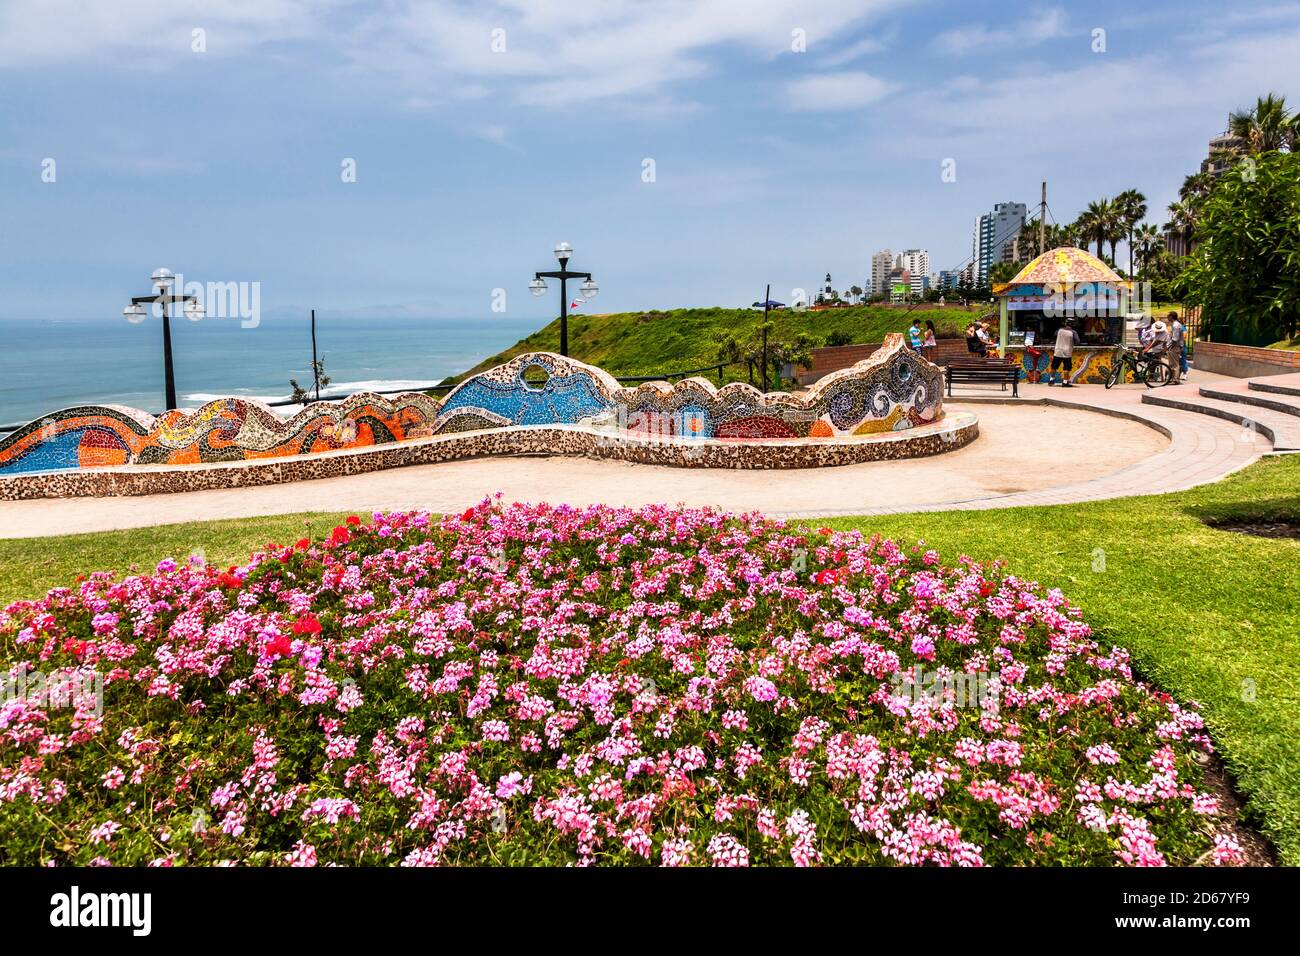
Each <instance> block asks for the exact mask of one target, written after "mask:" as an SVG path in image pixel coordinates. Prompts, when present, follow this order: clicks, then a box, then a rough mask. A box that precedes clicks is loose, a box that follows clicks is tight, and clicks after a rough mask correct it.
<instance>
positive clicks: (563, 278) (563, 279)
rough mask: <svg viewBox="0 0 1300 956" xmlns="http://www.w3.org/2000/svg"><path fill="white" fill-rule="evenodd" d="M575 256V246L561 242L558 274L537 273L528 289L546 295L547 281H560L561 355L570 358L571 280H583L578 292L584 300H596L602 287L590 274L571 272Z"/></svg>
mask: <svg viewBox="0 0 1300 956" xmlns="http://www.w3.org/2000/svg"><path fill="white" fill-rule="evenodd" d="M572 256H573V246H571V245H569V244H568V243H567V242H561V243H560V244H559V245H557V246H556V247H555V258H557V259H559V260H560V269H559V271H558V272H536V273H534V274H533V281H532V282H530V283H528V288H529V289H530V290H532V293H533V295H546V292H547V288H548V287H547V285H546V280H547V279H559V280H560V354H561V355H564V356H568V354H569V280H570V279H583V280H585V281H584V282H583V283H582V285H580V286H579V287H578V292H579V293H580V294H581V295H582V297H583V298H584V299H594V298H595V297H596V293H597V292H599V291H600V287H599V286H597V285H596V283H595V282H594V281H593V280H592V278H591V273H590V272H570V271H569V259H570V258H572Z"/></svg>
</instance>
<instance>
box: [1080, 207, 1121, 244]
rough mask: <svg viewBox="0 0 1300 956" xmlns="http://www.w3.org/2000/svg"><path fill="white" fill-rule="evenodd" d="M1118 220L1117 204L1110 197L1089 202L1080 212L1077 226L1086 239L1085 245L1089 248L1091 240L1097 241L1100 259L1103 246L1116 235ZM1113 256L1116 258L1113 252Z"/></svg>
mask: <svg viewBox="0 0 1300 956" xmlns="http://www.w3.org/2000/svg"><path fill="white" fill-rule="evenodd" d="M1118 222H1119V219H1118V216H1117V215H1116V212H1115V206H1114V204H1113V203H1112V202H1111V201H1110V200H1109V199H1099V200H1097V201H1096V202H1090V203H1088V208H1087V209H1085V210H1084V211H1083V212H1082V213H1081V214H1080V216H1079V218H1078V220H1077V222H1076V227H1077V228H1078V230H1079V233H1080V236H1081V238H1083V240H1084V246H1083V247H1084V248H1085V249H1086V248H1088V241H1089V240H1091V241H1093V242H1095V243H1097V258H1098V259H1100V258H1101V257H1102V252H1103V249H1102V247H1103V245H1104V244H1105V243H1106V242H1107V241H1109V240H1110V239H1111V236H1112V235H1114V233H1115V231H1116V227H1117V223H1118ZM1111 258H1112V259H1113V258H1114V255H1113V254H1112V255H1111Z"/></svg>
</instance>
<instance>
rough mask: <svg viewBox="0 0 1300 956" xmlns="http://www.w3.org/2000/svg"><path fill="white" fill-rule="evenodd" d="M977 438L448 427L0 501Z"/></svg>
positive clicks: (957, 442)
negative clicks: (534, 459)
mask: <svg viewBox="0 0 1300 956" xmlns="http://www.w3.org/2000/svg"><path fill="white" fill-rule="evenodd" d="M978 435H979V422H978V420H977V419H976V417H975V415H974V414H972V413H971V412H965V411H962V412H956V413H953V414H950V415H945V416H944V417H943V419H941V420H940V421H938V422H936V423H934V424H932V425H922V426H918V427H916V428H909V429H907V430H905V431H896V432H889V433H888V434H883V435H877V436H875V437H874V438H872V439H870V440H866V441H864V440H862V439H860V438H823V439H820V440H818V441H782V440H776V441H750V442H729V441H701V442H696V441H689V440H684V439H680V438H672V439H667V440H661V441H645V440H644V439H642V438H639V437H637V436H635V435H633V434H632V433H630V432H623V433H622V434H621V435H604V434H601V433H600V432H598V431H595V430H593V429H591V428H586V427H584V426H581V425H538V426H536V427H534V428H495V429H491V430H488V431H477V432H462V433H454V432H452V433H448V434H445V435H435V436H434V437H432V438H420V439H415V440H412V441H405V442H395V443H393V444H391V445H379V446H377V447H374V448H353V449H348V450H344V451H340V452H336V453H335V454H332V455H297V456H293V457H290V458H266V459H261V460H254V461H238V462H226V463H222V464H216V465H207V466H205V467H199V468H196V467H194V466H192V465H178V466H176V467H170V468H169V467H163V468H74V469H69V470H65V471H44V472H37V473H32V474H25V475H10V476H8V477H3V476H0V501H20V500H23V499H32V498H103V497H109V496H130V495H161V494H171V493H174V492H184V491H205V490H210V489H216V488H220V489H226V490H229V489H231V488H250V487H254V486H257V485H272V484H281V483H284V482H290V481H310V480H313V479H318V478H340V477H343V476H346V475H360V474H366V473H369V472H374V471H383V470H385V469H387V468H402V467H405V466H407V465H432V464H437V463H439V462H444V461H455V460H457V459H461V458H477V457H482V456H501V455H576V456H583V457H587V458H600V459H610V460H613V461H626V462H635V463H638V464H645V465H670V466H673V467H678V468H744V469H769V470H770V469H781V468H828V467H834V466H838V465H853V464H858V463H861V462H867V461H897V460H901V459H904V458H920V457H923V456H926V455H939V454H943V453H945V452H950V451H955V450H956V449H958V448H963V447H965V446H966V445H967V444H969V443H970V442H972V441H974V440H975V438H976V437H977V436H978Z"/></svg>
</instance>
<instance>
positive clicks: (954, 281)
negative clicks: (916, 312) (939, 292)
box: [939, 269, 961, 290]
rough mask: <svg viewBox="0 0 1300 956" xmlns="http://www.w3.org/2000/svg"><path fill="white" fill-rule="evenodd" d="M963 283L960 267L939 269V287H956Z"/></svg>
mask: <svg viewBox="0 0 1300 956" xmlns="http://www.w3.org/2000/svg"><path fill="white" fill-rule="evenodd" d="M959 285H961V270H960V269H940V270H939V288H940V289H945V290H947V289H955V288H957V286H959Z"/></svg>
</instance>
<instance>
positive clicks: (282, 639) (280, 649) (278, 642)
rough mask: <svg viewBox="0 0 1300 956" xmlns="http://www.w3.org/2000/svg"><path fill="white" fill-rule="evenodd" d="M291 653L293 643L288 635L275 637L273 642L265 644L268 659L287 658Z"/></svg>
mask: <svg viewBox="0 0 1300 956" xmlns="http://www.w3.org/2000/svg"><path fill="white" fill-rule="evenodd" d="M292 651H293V642H292V641H290V640H289V635H288V634H280V635H277V636H276V637H275V638H274V639H273V640H270V641H267V642H266V654H267V656H268V657H288V656H289V654H290V653H292Z"/></svg>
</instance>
